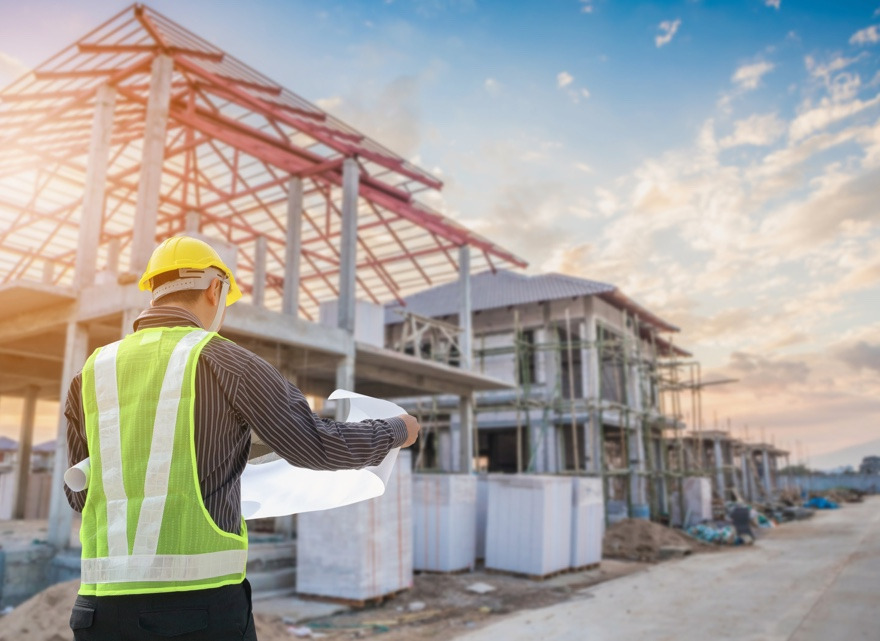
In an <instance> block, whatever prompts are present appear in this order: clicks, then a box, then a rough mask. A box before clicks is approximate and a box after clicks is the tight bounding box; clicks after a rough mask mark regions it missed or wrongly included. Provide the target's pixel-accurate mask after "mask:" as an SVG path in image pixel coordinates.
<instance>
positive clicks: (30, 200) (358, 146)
mask: <svg viewBox="0 0 880 641" xmlns="http://www.w3.org/2000/svg"><path fill="white" fill-rule="evenodd" d="M441 187H442V184H441V183H440V182H439V181H438V180H437V179H436V178H434V177H433V176H431V175H429V174H428V173H426V172H424V171H423V170H421V169H419V168H418V167H415V166H414V165H412V164H411V163H409V162H407V161H406V160H405V159H403V158H400V157H398V156H396V155H395V154H394V153H393V152H391V151H389V150H387V149H385V148H384V147H382V146H381V145H380V144H379V143H377V142H375V141H372V140H370V139H368V138H366V137H365V136H363V135H362V134H360V133H359V132H357V131H355V130H354V129H352V128H351V127H349V126H347V125H345V124H344V123H342V122H340V121H339V120H337V119H335V118H333V117H332V116H330V115H329V114H327V113H325V112H324V111H322V110H321V109H319V108H317V107H316V106H314V105H312V104H311V103H309V102H307V101H306V100H304V99H302V98H301V97H299V96H297V95H295V94H293V93H292V92H290V91H288V90H286V89H284V88H283V87H280V86H279V85H277V84H276V83H274V82H273V81H272V80H270V79H269V78H266V77H265V76H263V75H262V74H260V73H258V72H257V71H255V70H254V69H251V68H250V67H248V66H247V65H245V64H244V63H242V62H240V61H238V60H236V59H234V58H233V57H232V56H230V55H229V54H227V53H225V52H223V51H222V50H220V49H218V48H217V47H215V46H214V45H212V44H210V43H208V42H206V41H205V40H203V39H201V38H199V37H198V36H196V35H195V34H193V33H191V32H189V31H187V30H186V29H185V28H183V27H181V26H180V25H177V24H175V23H173V22H172V21H170V20H168V19H167V18H165V17H164V16H162V15H161V14H159V13H157V12H155V11H152V10H150V9H148V8H145V7H143V6H142V5H134V6H132V7H129V8H127V9H125V10H124V11H122V12H120V13H119V14H117V15H116V16H115V17H113V18H112V19H110V20H109V21H107V22H106V23H104V24H103V25H100V26H99V27H97V28H96V29H95V30H93V31H92V32H90V33H89V34H88V35H86V36H85V37H84V38H82V39H81V40H79V41H78V42H76V43H75V44H73V45H72V46H70V47H68V48H67V49H65V50H63V51H62V52H60V53H59V54H58V55H56V56H54V57H53V58H51V59H50V60H48V61H47V62H46V63H44V64H42V65H40V66H39V67H38V68H37V69H36V70H34V71H33V72H31V73H28V74H26V75H25V76H23V77H22V78H19V79H18V80H17V81H16V82H14V83H13V84H12V85H10V86H9V87H7V88H5V89H3V90H2V91H0V217H2V219H3V220H5V221H7V222H8V224H7V225H5V229H4V231H2V232H0V310H2V311H0V394H21V393H23V391H24V390H31V391H28V392H27V393H28V394H29V396H28V398H31V397H32V396H35V397H38V398H43V399H52V400H58V399H61V400H62V401H63V399H64V397H65V395H66V392H67V386H68V384H69V381H70V380H71V379H72V378H73V376H74V375H75V374H76V372H77V371H78V370H79V369H80V367H81V366H82V364H83V362H84V361H85V359H86V357H87V355H88V353H89V352H90V351H92V350H93V349H95V348H96V347H97V346H99V345H103V344H106V343H109V342H112V341H115V340H118V339H119V338H120V337H121V336H122V335H124V334H125V333H128V332H130V331H131V322H132V320H133V319H134V318H135V317H136V315H137V314H138V313H139V312H140V310H142V309H143V308H144V307H145V306H146V305H147V304H148V302H149V296H148V295H147V294H146V293H144V292H140V291H139V290H138V288H137V285H136V281H137V279H138V277H139V275H140V273H141V271H142V269H143V267H144V266H145V264H146V262H147V259H148V257H149V254H150V252H151V251H152V249H153V247H154V246H155V244H156V243H157V242H158V241H159V240H161V239H163V238H165V237H168V236H171V235H174V234H176V233H180V232H184V231H185V232H186V233H189V234H192V235H197V236H200V237H203V238H205V239H207V240H209V241H211V242H212V243H213V244H215V246H216V247H217V248H218V251H220V253H221V255H222V256H224V259H225V260H227V261H228V262H229V264H230V266H231V267H232V268H233V269H234V270H235V272H236V277H237V281H238V283H239V285H240V287H241V289H242V290H243V291H244V294H245V298H244V300H243V301H242V302H241V303H239V304H236V305H235V306H233V307H231V308H229V310H228V313H227V316H226V322H225V325H224V332H223V333H224V335H226V336H228V337H230V338H232V339H234V340H236V341H237V342H239V343H240V344H242V345H243V346H245V347H247V348H249V349H251V350H252V351H254V352H256V353H257V354H259V355H260V356H262V357H264V358H266V359H267V360H268V361H270V362H272V363H273V364H274V365H276V366H277V367H278V368H279V369H280V370H281V371H282V372H283V373H284V374H285V375H286V376H287V377H289V378H290V379H291V380H293V381H295V382H296V383H297V384H298V385H299V387H300V388H301V389H302V390H303V391H304V392H305V393H307V394H313V395H315V396H319V397H320V396H326V395H327V394H328V393H329V392H330V391H331V390H332V389H334V388H335V387H339V386H342V387H347V388H354V389H356V390H357V391H359V392H362V393H366V394H373V395H381V396H400V395H412V394H438V393H449V392H452V393H454V394H457V395H458V396H459V397H460V398H470V397H471V396H472V395H473V393H474V392H475V391H483V390H488V389H503V388H505V387H507V386H508V385H507V384H506V383H504V382H503V381H498V380H495V379H493V378H491V377H488V376H485V375H482V374H480V373H476V372H471V371H468V370H467V369H466V368H464V369H462V368H455V367H450V366H448V365H444V364H441V363H434V362H427V361H424V360H422V359H419V358H416V357H412V356H408V355H405V354H400V353H398V352H395V351H391V350H387V349H384V348H383V347H382V346H376V345H371V344H368V343H363V342H360V341H358V340H357V339H356V338H355V329H356V326H357V323H358V321H357V318H356V313H355V309H356V300H360V299H366V300H369V301H371V302H372V303H373V304H384V303H386V302H388V301H391V300H397V301H401V300H402V299H403V297H404V296H405V295H406V294H407V293H409V292H411V291H415V290H417V289H419V288H423V287H425V286H430V285H434V284H436V283H438V282H440V283H442V282H446V281H449V280H452V279H459V280H460V282H461V283H464V284H465V289H466V284H467V282H468V278H469V273H470V269H471V263H472V262H473V263H474V265H473V267H474V269H484V268H486V267H490V266H499V267H522V266H524V265H525V263H524V262H523V261H522V260H521V259H519V258H517V257H516V256H514V255H512V254H510V253H509V252H507V251H505V250H504V249H502V248H500V247H498V246H497V245H495V244H493V243H492V242H490V241H489V240H487V239H486V238H483V237H481V236H479V235H477V234H474V233H472V232H470V231H469V230H467V229H465V228H463V227H461V226H460V225H458V224H457V223H454V222H453V221H451V220H449V219H447V218H445V217H443V216H442V215H440V214H438V213H436V212H434V211H431V210H430V209H429V208H428V207H427V206H425V205H424V204H422V203H420V202H418V201H417V200H416V195H417V194H419V193H420V192H423V191H426V190H438V189H440V188H441ZM456 250H457V251H458V256H457V257H456V256H455V253H456ZM328 301H330V302H332V301H335V302H336V305H337V310H338V318H337V322H335V323H332V326H322V325H319V324H317V323H316V322H314V321H315V320H316V318H317V315H318V314H317V312H318V310H319V308H320V306H322V305H323V304H325V303H327V302H328ZM468 304H469V302H468V301H467V300H464V299H463V301H462V306H463V307H464V308H466V307H467V305H468ZM464 356H465V358H466V357H467V355H466V354H465V355H464ZM33 390H36V391H33ZM464 416H465V420H463V421H462V423H463V424H464V425H465V431H466V435H465V438H464V439H463V442H464V443H465V444H467V442H469V440H470V438H469V436H468V435H467V426H468V413H467V412H465V413H464ZM58 423H59V432H58V441H57V451H56V456H55V469H54V475H55V481H54V487H55V491H54V492H53V495H52V507H51V519H50V539H51V542H52V543H54V544H55V545H57V546H59V547H65V546H66V545H67V534H68V532H69V531H70V518H71V511H70V510H69V509H68V507H67V503H66V500H65V499H64V497H63V493H62V492H61V476H62V473H63V470H64V469H65V467H66V465H67V460H66V439H65V420H64V417H63V402H62V403H61V409H60V410H59V421H58ZM25 424H26V425H27V420H26V421H25ZM26 431H27V430H26ZM463 453H464V455H463V458H467V459H468V460H469V459H470V456H469V454H467V452H466V448H463Z"/></svg>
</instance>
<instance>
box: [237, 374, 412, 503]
mask: <svg viewBox="0 0 880 641" xmlns="http://www.w3.org/2000/svg"><path fill="white" fill-rule="evenodd" d="M342 399H348V401H349V404H350V410H349V413H348V417H347V418H346V422H357V421H362V420H366V419H382V418H391V417H394V416H400V415H401V414H406V411H405V410H404V409H402V408H401V407H400V406H398V405H395V404H394V403H391V402H389V401H383V400H381V399H378V398H373V397H372V396H364V395H363V394H356V393H355V392H349V391H346V390H336V391H335V392H333V393H332V394H331V395H330V396H329V400H337V401H338V400H342ZM399 451H400V448H394V449H393V450H391V451H390V452H389V453H388V455H387V456H386V457H385V459H384V460H383V461H382V462H381V463H380V464H379V465H376V466H371V467H365V468H363V469H360V470H335V471H324V470H308V469H304V468H299V467H294V466H292V465H290V464H289V463H287V462H286V461H284V460H281V459H278V458H277V456H275V455H268V456H265V457H262V459H257V460H269V459H272V458H274V459H276V460H271V461H270V462H265V463H257V464H248V466H247V467H246V468H245V471H244V474H243V475H242V477H241V510H242V516H244V518H245V519H261V518H266V517H271V516H284V515H287V514H299V513H301V512H314V511H316V510H329V509H331V508H334V507H342V506H343V505H350V504H352V503H357V502H358V501H365V500H367V499H373V498H376V497H377V496H381V495H382V494H384V493H385V486H386V485H387V484H388V478H389V477H390V476H391V471H392V469H393V468H394V463H395V461H396V460H397V453H398V452H399Z"/></svg>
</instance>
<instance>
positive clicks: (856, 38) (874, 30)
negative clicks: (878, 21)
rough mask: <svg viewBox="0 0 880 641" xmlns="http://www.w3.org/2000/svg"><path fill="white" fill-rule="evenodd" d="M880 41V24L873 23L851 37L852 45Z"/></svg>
mask: <svg viewBox="0 0 880 641" xmlns="http://www.w3.org/2000/svg"><path fill="white" fill-rule="evenodd" d="M878 42H880V30H878V25H871V26H870V27H867V28H865V29H862V30H861V31H856V32H855V33H854V34H853V35H852V37H851V38H850V39H849V43H850V44H851V45H872V44H876V43H878Z"/></svg>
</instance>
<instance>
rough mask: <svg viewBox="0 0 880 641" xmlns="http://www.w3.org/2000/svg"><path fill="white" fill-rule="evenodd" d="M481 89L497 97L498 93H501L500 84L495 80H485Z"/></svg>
mask: <svg viewBox="0 0 880 641" xmlns="http://www.w3.org/2000/svg"><path fill="white" fill-rule="evenodd" d="M483 88H484V89H485V90H486V91H487V92H489V93H490V94H492V95H493V96H497V95H498V92H499V91H501V83H500V82H498V81H497V80H495V78H486V81H485V82H484V83H483Z"/></svg>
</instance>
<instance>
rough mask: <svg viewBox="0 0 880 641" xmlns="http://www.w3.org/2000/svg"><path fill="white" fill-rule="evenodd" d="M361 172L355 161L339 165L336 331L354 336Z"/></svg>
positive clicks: (352, 159) (351, 160)
mask: <svg viewBox="0 0 880 641" xmlns="http://www.w3.org/2000/svg"><path fill="white" fill-rule="evenodd" d="M359 174H360V168H359V167H358V164H357V161H356V160H355V159H354V158H346V159H345V161H344V162H343V163H342V229H341V230H340V236H339V308H338V313H339V317H338V325H337V326H338V327H339V328H340V329H344V330H345V331H347V332H350V333H352V334H353V333H354V325H355V308H356V306H355V295H356V289H355V285H356V281H355V276H356V271H357V226H358V220H357V218H358V184H359Z"/></svg>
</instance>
